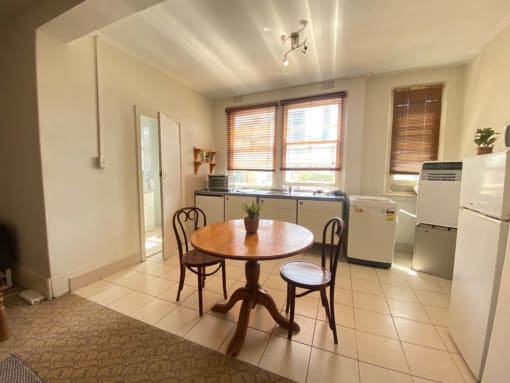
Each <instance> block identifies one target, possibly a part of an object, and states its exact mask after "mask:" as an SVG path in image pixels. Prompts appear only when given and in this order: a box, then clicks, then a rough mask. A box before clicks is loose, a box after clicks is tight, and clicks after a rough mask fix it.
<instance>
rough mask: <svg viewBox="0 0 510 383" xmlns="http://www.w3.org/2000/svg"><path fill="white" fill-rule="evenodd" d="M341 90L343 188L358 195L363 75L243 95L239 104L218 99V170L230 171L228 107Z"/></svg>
mask: <svg viewBox="0 0 510 383" xmlns="http://www.w3.org/2000/svg"><path fill="white" fill-rule="evenodd" d="M339 91H347V98H346V100H345V117H344V118H345V125H346V126H347V129H346V130H345V131H344V135H343V140H344V143H343V160H342V166H343V168H342V171H341V172H340V184H339V187H340V188H341V189H342V190H346V191H347V192H349V193H355V194H358V193H359V190H360V184H361V178H360V176H361V161H362V140H363V127H364V117H365V115H364V110H365V79H363V78H352V79H340V80H335V88H334V89H322V87H321V83H317V84H310V85H303V86H297V87H292V88H284V89H279V90H275V91H270V92H263V93H256V94H251V95H246V96H243V100H242V102H238V103H234V101H233V99H232V98H228V99H223V100H218V101H216V102H215V104H214V128H215V140H216V147H217V149H218V152H219V153H218V154H217V156H218V165H217V170H216V172H217V173H219V174H221V173H224V172H225V171H226V154H227V133H226V128H227V120H226V114H225V108H227V107H230V106H240V105H249V104H257V103H263V102H269V101H279V100H284V99H288V98H296V97H303V96H311V95H317V94H324V93H332V92H339ZM280 125H281V124H279V123H278V124H277V146H279V145H280V143H281V137H280V134H281V131H280ZM277 154H279V153H277ZM277 176H278V175H277Z"/></svg>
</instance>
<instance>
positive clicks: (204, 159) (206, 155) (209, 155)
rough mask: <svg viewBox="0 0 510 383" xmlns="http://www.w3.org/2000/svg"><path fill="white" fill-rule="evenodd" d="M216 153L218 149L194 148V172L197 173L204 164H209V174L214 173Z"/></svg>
mask: <svg viewBox="0 0 510 383" xmlns="http://www.w3.org/2000/svg"><path fill="white" fill-rule="evenodd" d="M215 155H216V150H211V149H202V148H197V147H194V148H193V169H194V170H193V174H195V175H197V173H198V169H199V168H200V165H202V164H208V165H209V174H212V173H213V171H214V168H215V167H216V162H214V156H215Z"/></svg>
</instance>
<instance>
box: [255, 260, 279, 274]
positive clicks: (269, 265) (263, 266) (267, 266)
mask: <svg viewBox="0 0 510 383" xmlns="http://www.w3.org/2000/svg"><path fill="white" fill-rule="evenodd" d="M275 270H276V271H278V273H273V271H275ZM260 271H261V272H263V273H269V274H279V273H280V268H279V267H278V265H277V264H276V263H274V262H270V261H264V262H260Z"/></svg>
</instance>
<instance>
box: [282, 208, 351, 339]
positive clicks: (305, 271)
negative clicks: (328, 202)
mask: <svg viewBox="0 0 510 383" xmlns="http://www.w3.org/2000/svg"><path fill="white" fill-rule="evenodd" d="M343 232H344V221H343V220H342V219H341V218H337V217H335V218H332V219H330V220H329V221H328V222H327V223H326V225H325V226H324V230H323V232H322V254H321V264H320V265H317V264H315V263H311V262H304V261H293V262H288V263H285V264H284V265H282V266H281V268H280V275H281V277H282V278H283V279H284V280H285V281H286V282H287V304H286V306H285V311H286V312H287V313H288V312H289V308H290V318H289V322H290V324H289V332H288V338H289V339H291V338H292V328H293V326H294V309H295V307H296V298H299V297H303V296H305V295H308V294H310V293H312V292H314V291H319V292H320V295H321V302H322V306H324V309H325V310H326V317H327V318H328V323H329V327H330V328H331V330H332V331H333V338H334V340H335V344H338V336H337V333H336V322H335V279H336V267H337V265H338V259H339V257H340V247H341V244H342V235H343ZM326 258H329V259H328V260H327V259H326ZM327 261H328V265H327V267H326V262H327ZM297 287H299V288H302V289H305V291H304V292H302V293H299V294H296V288H297ZM328 287H329V296H330V298H329V304H328V299H327V295H326V289H327V288H328Z"/></svg>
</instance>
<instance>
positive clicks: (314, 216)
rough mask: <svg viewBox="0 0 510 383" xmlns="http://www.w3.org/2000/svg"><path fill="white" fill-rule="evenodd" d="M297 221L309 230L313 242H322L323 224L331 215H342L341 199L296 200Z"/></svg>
mask: <svg viewBox="0 0 510 383" xmlns="http://www.w3.org/2000/svg"><path fill="white" fill-rule="evenodd" d="M297 202H298V209H297V211H298V216H297V223H298V225H302V226H304V227H306V228H307V229H308V230H310V231H311V232H312V234H313V237H314V240H315V242H319V243H322V231H323V229H324V225H325V224H326V222H328V221H329V220H330V219H331V218H333V217H342V208H343V207H342V202H341V201H312V200H298V201H297Z"/></svg>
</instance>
